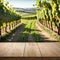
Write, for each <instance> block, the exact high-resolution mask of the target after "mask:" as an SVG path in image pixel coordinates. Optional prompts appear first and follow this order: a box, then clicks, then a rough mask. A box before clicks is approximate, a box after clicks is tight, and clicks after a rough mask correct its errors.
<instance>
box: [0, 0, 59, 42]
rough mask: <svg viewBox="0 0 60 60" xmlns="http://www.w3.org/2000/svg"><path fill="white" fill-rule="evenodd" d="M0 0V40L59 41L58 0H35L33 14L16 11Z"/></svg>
mask: <svg viewBox="0 0 60 60" xmlns="http://www.w3.org/2000/svg"><path fill="white" fill-rule="evenodd" d="M8 5H9V2H6V3H4V0H0V41H1V42H56V41H60V10H59V5H60V1H59V0H36V4H34V5H33V6H36V7H37V10H36V13H34V14H30V13H29V14H22V13H20V12H17V11H16V10H15V9H13V8H12V7H11V6H10V7H9V6H8Z"/></svg>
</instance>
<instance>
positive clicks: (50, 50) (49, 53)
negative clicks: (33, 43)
mask: <svg viewBox="0 0 60 60" xmlns="http://www.w3.org/2000/svg"><path fill="white" fill-rule="evenodd" d="M52 44H53V43H52ZM38 46H39V48H40V50H41V54H42V57H57V54H56V52H55V50H56V49H54V46H51V43H38Z"/></svg>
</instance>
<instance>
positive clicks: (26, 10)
mask: <svg viewBox="0 0 60 60" xmlns="http://www.w3.org/2000/svg"><path fill="white" fill-rule="evenodd" d="M13 9H15V10H16V11H18V12H22V13H32V14H35V13H36V8H16V7H13Z"/></svg>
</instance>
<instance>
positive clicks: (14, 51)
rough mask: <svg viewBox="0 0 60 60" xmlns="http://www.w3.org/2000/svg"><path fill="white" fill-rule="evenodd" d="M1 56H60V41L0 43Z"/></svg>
mask: <svg viewBox="0 0 60 60" xmlns="http://www.w3.org/2000/svg"><path fill="white" fill-rule="evenodd" d="M0 57H60V42H40V43H38V42H37V43H35V42H33V43H31V42H29V43H27V42H26V43H22V42H21V43H17V42H15V43H13V42H12V43H0Z"/></svg>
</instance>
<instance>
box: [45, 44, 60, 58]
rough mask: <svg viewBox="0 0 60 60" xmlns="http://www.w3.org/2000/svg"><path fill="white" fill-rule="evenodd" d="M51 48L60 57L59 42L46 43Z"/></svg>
mask: <svg viewBox="0 0 60 60" xmlns="http://www.w3.org/2000/svg"><path fill="white" fill-rule="evenodd" d="M46 45H47V46H48V47H49V49H50V50H51V51H52V52H53V53H54V54H55V55H56V57H60V44H59V43H49V44H48V43H46Z"/></svg>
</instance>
